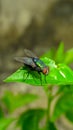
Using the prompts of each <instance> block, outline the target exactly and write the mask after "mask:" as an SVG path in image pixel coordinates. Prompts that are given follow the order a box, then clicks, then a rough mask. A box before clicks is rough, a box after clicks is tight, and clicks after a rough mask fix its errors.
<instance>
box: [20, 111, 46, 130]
mask: <svg viewBox="0 0 73 130" xmlns="http://www.w3.org/2000/svg"><path fill="white" fill-rule="evenodd" d="M45 113H46V111H45V110H43V109H32V110H28V111H27V112H24V113H22V115H21V116H20V118H19V121H18V125H21V128H22V130H39V129H40V126H39V125H40V124H39V123H40V120H41V119H42V118H43V116H44V115H45Z"/></svg>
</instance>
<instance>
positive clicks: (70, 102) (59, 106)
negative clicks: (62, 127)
mask: <svg viewBox="0 0 73 130" xmlns="http://www.w3.org/2000/svg"><path fill="white" fill-rule="evenodd" d="M72 107H73V93H69V94H68V93H66V94H63V95H62V96H61V97H60V98H59V100H58V101H57V102H56V105H55V108H54V112H53V115H52V118H51V121H53V122H54V121H55V120H56V119H58V118H59V117H60V115H62V114H64V113H66V112H67V111H68V110H70V109H71V108H72Z"/></svg>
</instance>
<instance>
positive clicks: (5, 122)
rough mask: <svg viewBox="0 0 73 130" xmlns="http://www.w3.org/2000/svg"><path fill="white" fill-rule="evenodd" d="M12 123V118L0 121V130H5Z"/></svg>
mask: <svg viewBox="0 0 73 130" xmlns="http://www.w3.org/2000/svg"><path fill="white" fill-rule="evenodd" d="M13 121H14V119H13V118H2V119H0V130H6V128H7V127H8V126H9V125H10V124H11V123H12V122H13Z"/></svg>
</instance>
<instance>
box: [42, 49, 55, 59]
mask: <svg viewBox="0 0 73 130" xmlns="http://www.w3.org/2000/svg"><path fill="white" fill-rule="evenodd" d="M54 56H55V49H54V48H51V49H50V50H49V51H48V52H46V53H45V54H43V55H42V56H41V58H44V57H47V58H50V59H54Z"/></svg>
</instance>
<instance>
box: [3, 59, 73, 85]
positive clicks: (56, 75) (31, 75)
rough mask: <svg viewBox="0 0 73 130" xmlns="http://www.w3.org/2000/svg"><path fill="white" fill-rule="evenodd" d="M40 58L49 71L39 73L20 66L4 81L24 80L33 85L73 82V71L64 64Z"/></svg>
mask: <svg viewBox="0 0 73 130" xmlns="http://www.w3.org/2000/svg"><path fill="white" fill-rule="evenodd" d="M41 60H42V61H43V62H44V63H45V64H46V65H47V66H49V73H48V74H47V75H44V74H42V73H41V75H40V74H39V73H38V72H36V71H31V70H29V69H28V68H27V67H25V66H24V67H21V68H20V69H19V70H17V71H16V72H15V73H13V74H12V75H11V76H9V77H8V78H7V79H5V82H24V83H27V84H30V85H35V86H41V85H43V86H45V85H49V84H73V71H72V70H71V69H70V68H69V67H68V66H67V65H65V64H58V65H56V64H55V62H54V61H53V60H51V59H48V58H47V57H45V58H41Z"/></svg>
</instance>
